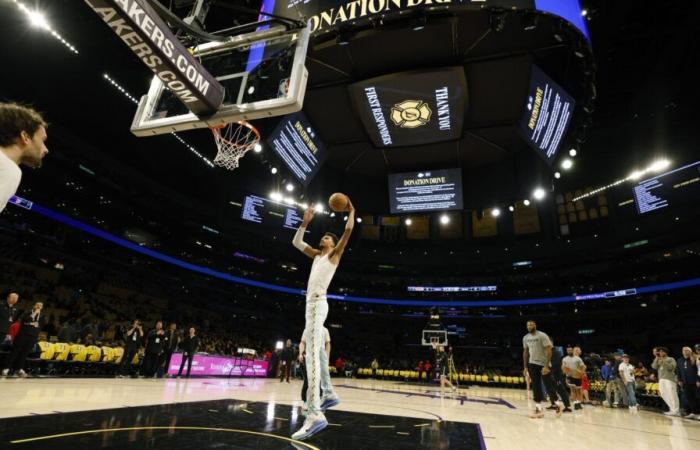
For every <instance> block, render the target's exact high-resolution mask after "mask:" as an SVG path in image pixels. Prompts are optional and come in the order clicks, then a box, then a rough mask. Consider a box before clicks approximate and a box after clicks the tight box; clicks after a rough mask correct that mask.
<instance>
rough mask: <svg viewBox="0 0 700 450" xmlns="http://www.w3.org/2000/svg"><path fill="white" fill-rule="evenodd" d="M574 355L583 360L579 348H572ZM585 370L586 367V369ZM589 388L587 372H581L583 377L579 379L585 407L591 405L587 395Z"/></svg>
mask: <svg viewBox="0 0 700 450" xmlns="http://www.w3.org/2000/svg"><path fill="white" fill-rule="evenodd" d="M574 355H576V356H578V357H579V358H581V359H583V356H582V355H583V351H582V350H581V347H579V346H576V347H574ZM586 369H587V367H586ZM590 388H591V383H590V380H589V379H588V372H587V370H584V371H583V376H582V377H581V396H582V397H583V400H582V401H583V404H585V405H590V404H591V398H590V396H589V394H588V391H589V390H590Z"/></svg>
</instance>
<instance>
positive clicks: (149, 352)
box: [142, 320, 165, 378]
mask: <svg viewBox="0 0 700 450" xmlns="http://www.w3.org/2000/svg"><path fill="white" fill-rule="evenodd" d="M164 338H165V330H163V322H162V321H160V320H159V321H158V322H156V327H155V329H153V330H151V331H149V332H148V335H146V353H145V355H144V358H143V364H142V367H143V374H142V375H144V376H146V377H149V378H152V377H154V376H155V375H156V371H157V370H158V361H160V355H161V353H162V352H163V339H164Z"/></svg>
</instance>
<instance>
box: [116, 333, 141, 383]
mask: <svg viewBox="0 0 700 450" xmlns="http://www.w3.org/2000/svg"><path fill="white" fill-rule="evenodd" d="M142 339H143V327H142V326H141V321H140V320H139V319H136V320H134V322H133V323H132V324H131V328H129V329H128V330H127V331H126V342H125V344H124V355H123V356H122V362H121V365H120V367H119V373H118V374H117V378H124V376H125V375H129V372H130V371H131V361H132V360H133V359H134V355H136V352H138V351H139V347H140V346H141V340H142Z"/></svg>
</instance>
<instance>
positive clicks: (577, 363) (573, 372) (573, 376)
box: [561, 345, 586, 409]
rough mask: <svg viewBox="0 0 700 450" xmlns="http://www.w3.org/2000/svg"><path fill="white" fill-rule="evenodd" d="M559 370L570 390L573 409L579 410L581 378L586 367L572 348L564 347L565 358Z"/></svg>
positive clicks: (581, 395)
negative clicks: (564, 376)
mask: <svg viewBox="0 0 700 450" xmlns="http://www.w3.org/2000/svg"><path fill="white" fill-rule="evenodd" d="M561 368H562V370H563V371H564V374H566V382H567V384H568V385H569V387H570V388H571V399H572V400H573V401H574V409H581V402H582V401H583V393H582V392H581V378H583V374H584V373H586V365H585V364H584V363H583V360H582V359H581V357H579V356H576V355H575V354H574V348H573V347H572V346H570V345H569V346H567V347H566V356H565V357H564V358H563V359H562V360H561Z"/></svg>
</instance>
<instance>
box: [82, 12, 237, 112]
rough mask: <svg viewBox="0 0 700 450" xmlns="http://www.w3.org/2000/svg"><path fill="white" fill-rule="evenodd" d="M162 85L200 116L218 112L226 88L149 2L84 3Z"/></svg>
mask: <svg viewBox="0 0 700 450" xmlns="http://www.w3.org/2000/svg"><path fill="white" fill-rule="evenodd" d="M85 3H87V4H88V6H90V7H91V8H92V10H93V11H95V12H96V13H97V14H98V15H99V16H100V18H101V19H102V20H104V21H105V23H106V24H107V25H108V26H109V27H110V28H111V29H112V31H114V32H115V33H116V34H117V36H119V38H120V39H121V40H122V41H124V43H125V44H126V45H127V46H128V47H129V48H130V49H131V51H132V52H134V54H136V56H137V57H138V58H139V59H140V60H141V62H143V63H144V64H145V65H146V67H148V68H149V69H150V70H151V71H152V72H153V73H154V74H155V75H156V76H157V77H158V78H159V79H160V80H161V81H162V82H163V84H164V85H165V86H166V87H167V88H168V89H169V90H170V91H171V92H172V93H173V94H175V95H176V96H177V98H178V99H179V100H180V101H181V102H182V103H183V104H184V105H185V106H187V109H189V110H190V111H192V112H193V113H194V114H197V115H206V114H212V113H214V112H216V111H217V110H218V109H219V107H220V106H221V103H222V102H223V100H224V88H223V86H221V84H219V82H218V81H216V79H215V78H214V77H213V76H212V75H211V74H210V73H209V72H208V71H207V70H206V69H205V68H204V67H202V65H201V64H200V63H199V62H198V61H197V60H196V59H194V57H193V56H192V55H190V53H189V52H188V51H187V49H186V48H185V47H184V46H183V45H182V44H181V43H180V41H179V40H178V38H177V37H176V36H175V35H174V34H173V33H172V32H171V31H170V28H168V26H167V25H166V24H165V22H164V21H163V20H162V19H161V18H160V16H158V13H156V11H155V10H154V9H153V8H152V7H151V6H150V5H149V4H148V1H147V0H85Z"/></svg>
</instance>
